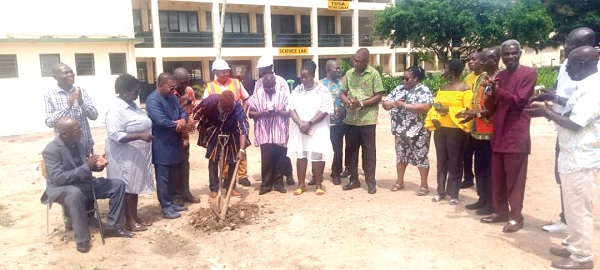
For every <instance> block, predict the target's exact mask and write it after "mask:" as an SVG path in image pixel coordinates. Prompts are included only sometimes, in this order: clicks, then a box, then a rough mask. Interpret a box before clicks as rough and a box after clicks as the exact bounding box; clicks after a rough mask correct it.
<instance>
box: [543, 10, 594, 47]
mask: <svg viewBox="0 0 600 270" xmlns="http://www.w3.org/2000/svg"><path fill="white" fill-rule="evenodd" d="M544 3H545V6H546V9H547V11H548V14H550V17H551V18H552V21H553V22H554V25H555V27H556V28H555V32H556V35H555V36H554V37H552V41H553V44H552V45H555V46H556V45H559V44H562V43H563V42H564V41H565V38H566V37H567V35H568V34H569V33H570V32H571V31H572V30H573V29H575V28H577V27H582V26H586V27H589V28H591V29H594V30H595V31H600V1H598V0H577V1H572V0H545V1H544Z"/></svg>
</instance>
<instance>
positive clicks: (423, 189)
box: [417, 187, 429, 196]
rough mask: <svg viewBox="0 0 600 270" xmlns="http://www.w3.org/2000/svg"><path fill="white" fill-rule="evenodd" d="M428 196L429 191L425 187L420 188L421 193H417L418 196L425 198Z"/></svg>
mask: <svg viewBox="0 0 600 270" xmlns="http://www.w3.org/2000/svg"><path fill="white" fill-rule="evenodd" d="M427 194H429V189H428V188H424V187H422V188H420V189H419V192H417V196H425V195H427Z"/></svg>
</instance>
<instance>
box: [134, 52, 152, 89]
mask: <svg viewBox="0 0 600 270" xmlns="http://www.w3.org/2000/svg"><path fill="white" fill-rule="evenodd" d="M154 73H155V72H154V64H153V63H152V58H146V76H148V77H147V79H148V84H154V79H155V78H156V75H155V74H154ZM136 74H137V73H136Z"/></svg>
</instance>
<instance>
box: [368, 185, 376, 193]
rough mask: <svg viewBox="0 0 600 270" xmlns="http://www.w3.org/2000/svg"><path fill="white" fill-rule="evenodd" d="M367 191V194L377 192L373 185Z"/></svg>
mask: <svg viewBox="0 0 600 270" xmlns="http://www.w3.org/2000/svg"><path fill="white" fill-rule="evenodd" d="M368 192H369V194H375V193H376V192H377V188H375V186H372V187H369V190H368Z"/></svg>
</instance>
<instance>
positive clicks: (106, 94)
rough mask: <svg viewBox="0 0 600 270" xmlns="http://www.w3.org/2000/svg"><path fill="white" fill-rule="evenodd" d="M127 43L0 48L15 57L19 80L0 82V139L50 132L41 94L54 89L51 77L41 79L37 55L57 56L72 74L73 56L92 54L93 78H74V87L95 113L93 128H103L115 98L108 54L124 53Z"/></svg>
mask: <svg viewBox="0 0 600 270" xmlns="http://www.w3.org/2000/svg"><path fill="white" fill-rule="evenodd" d="M128 46H129V44H127V43H119V44H112V43H93V44H89V43H70V44H66V43H65V44H48V43H45V44H44V43H40V44H1V45H0V54H15V53H16V54H17V62H18V70H19V78H15V79H0V88H1V89H3V91H5V93H9V94H8V95H6V96H5V98H2V99H0V115H3V117H2V118H1V119H0V136H6V135H17V134H24V133H32V132H39V131H49V130H51V129H50V128H48V127H47V126H46V125H45V123H44V120H45V118H46V115H45V110H44V100H43V96H44V93H45V92H46V91H47V90H48V89H50V88H51V87H53V86H55V85H56V81H55V80H54V78H52V77H42V75H41V67H40V57H39V54H45V53H59V54H60V60H61V62H63V63H65V64H67V65H69V66H70V67H71V68H72V69H73V71H75V70H76V66H75V53H94V63H95V73H96V75H95V76H76V77H75V85H76V86H80V87H81V88H83V89H85V90H86V91H87V93H88V94H89V96H90V98H91V99H92V101H93V103H94V105H95V106H96V108H97V109H98V113H99V117H98V119H97V120H96V121H90V125H92V126H103V125H104V116H105V113H106V111H107V109H108V108H109V106H110V104H111V102H112V101H113V100H114V98H115V96H116V95H115V92H114V91H115V90H114V81H115V79H116V77H117V75H111V74H110V62H109V56H108V54H109V53H127V52H128V48H129V47H128ZM133 75H135V74H133Z"/></svg>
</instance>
